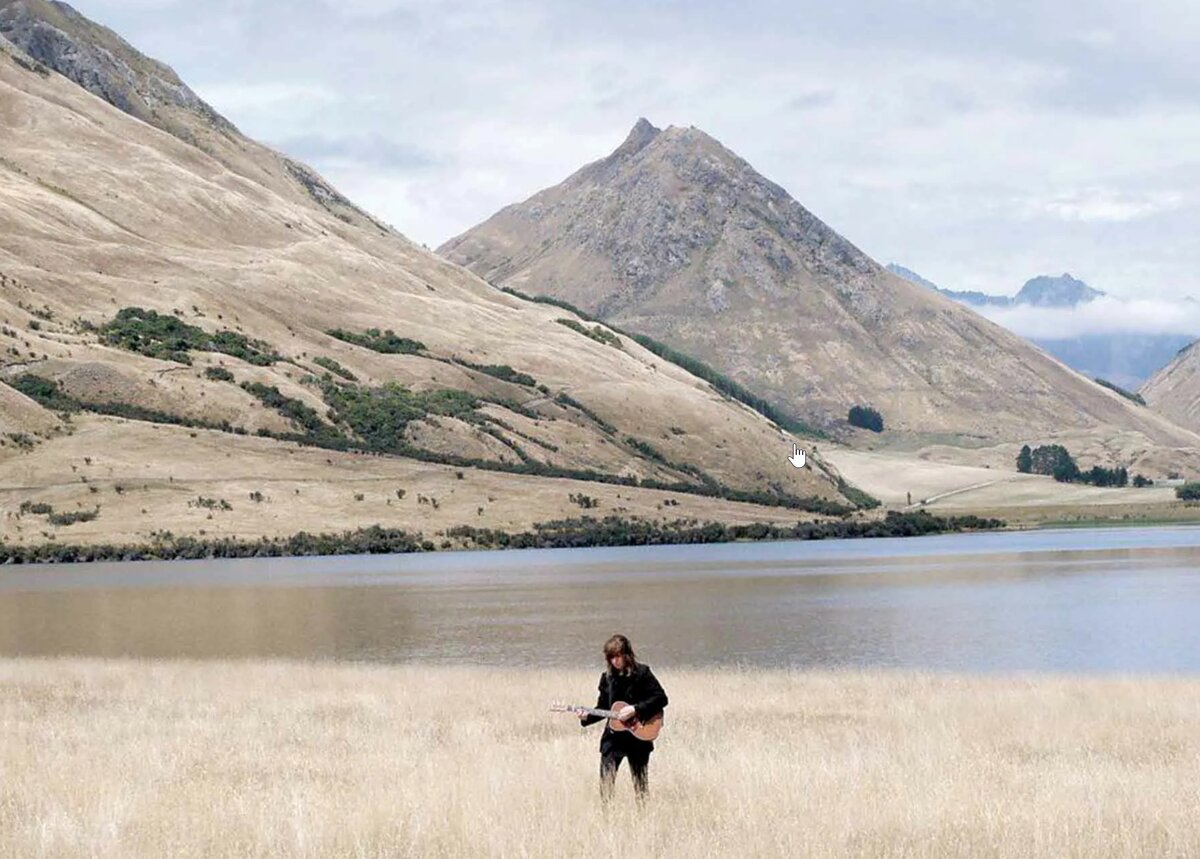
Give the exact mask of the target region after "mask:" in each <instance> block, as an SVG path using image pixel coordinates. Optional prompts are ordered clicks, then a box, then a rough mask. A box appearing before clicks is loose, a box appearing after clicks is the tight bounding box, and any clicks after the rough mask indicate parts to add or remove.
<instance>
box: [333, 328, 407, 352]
mask: <svg viewBox="0 0 1200 859" xmlns="http://www.w3.org/2000/svg"><path fill="white" fill-rule="evenodd" d="M325 333H326V334H328V335H329V336H330V337H335V338H337V339H338V340H342V341H344V342H346V343H353V344H354V345H355V346H362V347H363V348H365V349H370V350H372V351H374V352H382V353H384V354H386V355H413V354H416V353H418V352H424V351H425V344H424V343H422V342H421V341H419V340H410V339H409V338H407V337H400V336H398V335H397V334H396V332H395V331H393V330H392V329H390V328H389V329H388V330H386V331H383V332H381V331H380V330H379V329H378V328H368V329H367V330H366V331H364V332H363V333H362V334H356V333H355V332H353V331H345V330H343V329H341V328H331V329H329V330H328V331H326V332H325Z"/></svg>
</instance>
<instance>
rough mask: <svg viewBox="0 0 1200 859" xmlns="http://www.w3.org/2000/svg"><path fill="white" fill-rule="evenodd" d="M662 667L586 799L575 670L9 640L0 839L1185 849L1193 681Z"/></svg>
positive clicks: (319, 845) (689, 851) (384, 852)
mask: <svg viewBox="0 0 1200 859" xmlns="http://www.w3.org/2000/svg"><path fill="white" fill-rule="evenodd" d="M520 658H521V657H520V656H519V655H518V656H517V657H516V659H520ZM657 673H658V674H659V676H660V678H661V679H662V680H663V682H664V684H665V685H666V686H667V688H668V691H669V692H670V695H671V699H672V703H671V706H670V707H669V709H668V724H667V728H666V731H665V733H664V737H663V739H661V740H660V742H659V744H658V750H657V751H656V752H655V754H654V757H653V758H652V762H651V791H652V795H651V801H650V803H649V804H648V806H647V807H646V808H645V810H644V811H640V812H639V811H638V809H637V807H636V805H635V804H634V803H633V802H632V789H631V787H630V783H629V777H628V775H627V773H626V772H625V771H624V770H623V771H622V773H621V777H620V779H619V781H618V791H617V800H616V802H615V803H614V805H613V806H612V807H611V808H610V809H609V810H608V813H607V814H606V813H605V812H604V810H603V809H602V808H601V807H600V805H599V804H598V802H597V786H596V780H597V779H596V767H597V761H598V755H597V752H596V743H597V733H596V732H597V731H598V727H596V728H592V729H591V730H589V731H588V732H587V733H584V732H581V731H580V730H579V728H578V727H576V724H575V722H574V720H573V719H572V717H570V716H569V715H564V714H555V713H549V712H546V711H545V708H546V705H547V704H548V703H549V702H550V701H552V700H554V699H560V698H568V699H576V700H579V699H587V698H588V697H589V692H591V691H592V690H593V689H594V681H595V676H596V675H595V673H593V672H591V671H562V670H545V671H544V670H537V669H534V668H527V667H523V666H520V665H514V667H512V668H511V669H504V670H489V669H482V668H441V667H424V666H363V665H350V666H314V665H306V664H290V663H167V662H134V661H130V662H103V661H92V660H50V661H39V660H17V661H6V662H2V663H0V736H2V737H3V741H2V743H0V771H2V772H3V773H4V777H3V780H2V781H0V854H2V855H5V856H22V857H38V856H54V857H57V856H97V857H107V856H122V857H124V856H155V857H158V856H172V857H183V856H205V857H210V856H230V857H234V856H236V857H247V856H422V857H425V856H581V855H589V856H597V855H598V856H614V855H623V856H681V857H699V856H722V855H723V856H785V855H786V856H843V855H853V856H906V857H918V856H938V857H942V856H954V857H959V856H998V857H1008V856H1012V857H1025V856H1079V857H1101V856H1122V857H1127V856H1147V857H1150V856H1153V857H1163V856H1179V857H1183V856H1195V855H1197V854H1198V853H1200V820H1198V818H1197V816H1196V813H1195V812H1196V809H1197V807H1200V682H1196V681H1193V680H1119V679H1114V680H1076V679H1058V678H1038V679H1028V678H1016V679H999V678H997V679H973V678H955V677H931V676H923V675H911V674H857V673H855V674H808V673H787V672H768V671H730V670H722V671H716V670H714V671H706V672H705V671H671V670H663V669H661V668H660V669H659V671H658V672H657Z"/></svg>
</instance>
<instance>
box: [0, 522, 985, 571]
mask: <svg viewBox="0 0 1200 859" xmlns="http://www.w3.org/2000/svg"><path fill="white" fill-rule="evenodd" d="M1004 525H1005V523H1004V522H1003V521H1002V520H1000V519H982V518H980V517H978V516H973V515H968V516H948V517H947V516H934V515H932V514H930V513H927V512H925V511H915V512H905V513H900V512H896V511H889V512H888V514H887V516H886V517H885V518H883V519H876V520H869V521H846V520H842V521H835V522H799V523H797V524H795V525H771V524H766V523H753V524H747V525H728V524H722V523H720V522H706V523H700V522H697V521H695V520H688V519H679V520H675V521H673V522H664V523H659V522H650V521H646V520H642V519H626V518H621V517H617V516H608V517H606V518H604V519H595V518H592V517H586V516H585V517H581V518H577V519H561V520H556V521H553V522H545V523H539V524H537V525H535V526H534V527H533V530H531V531H523V532H519V533H510V532H507V531H499V530H493V529H488V528H474V527H471V526H467V525H460V526H456V527H452V528H448V529H447V530H446V532H445V535H446V538H447V539H444V540H443V542H442V543H441V544H440V545H438V544H435V543H434V542H433V541H432V540H429V539H426V538H425V537H424V536H423V535H422V534H420V533H415V534H414V533H410V532H408V531H404V530H402V529H397V528H384V527H381V526H378V525H373V526H371V527H368V528H359V529H357V530H354V531H345V532H342V533H340V534H309V533H305V532H302V533H299V534H295V535H292V536H290V537H273V538H268V537H263V538H261V539H259V540H238V539H230V538H217V539H200V538H195V537H186V536H181V537H176V536H166V537H164V538H162V539H159V540H157V541H156V542H153V543H144V544H139V545H133V544H129V545H108V544H97V545H64V544H61V543H44V544H40V545H30V546H10V545H7V544H3V543H0V564H32V563H75V562H86V561H142V560H183V559H199V558H261V557H290V556H316V555H363V554H376V555H377V554H404V553H409V552H432V551H436V550H437V549H439V548H442V549H567V548H572V549H574V548H586V547H599V546H652V545H667V544H695V543H730V542H738V541H748V540H754V541H758V540H829V539H853V538H870V537H914V536H919V535H922V534H937V533H945V532H951V531H967V530H994V529H998V528H1003V527H1004Z"/></svg>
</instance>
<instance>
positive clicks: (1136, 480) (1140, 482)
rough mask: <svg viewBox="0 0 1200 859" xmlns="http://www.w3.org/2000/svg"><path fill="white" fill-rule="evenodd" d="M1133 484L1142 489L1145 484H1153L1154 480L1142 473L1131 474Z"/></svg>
mask: <svg viewBox="0 0 1200 859" xmlns="http://www.w3.org/2000/svg"><path fill="white" fill-rule="evenodd" d="M1133 485H1134V486H1136V487H1137V488H1138V489H1142V488H1144V487H1147V486H1153V485H1154V481H1153V480H1151V479H1150V478H1149V477H1147V476H1146V475H1144V474H1135V475H1134V476H1133Z"/></svg>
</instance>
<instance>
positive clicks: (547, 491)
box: [0, 0, 850, 545]
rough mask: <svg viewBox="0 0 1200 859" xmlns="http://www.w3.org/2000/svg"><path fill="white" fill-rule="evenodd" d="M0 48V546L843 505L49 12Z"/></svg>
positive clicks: (650, 367)
mask: <svg viewBox="0 0 1200 859" xmlns="http://www.w3.org/2000/svg"><path fill="white" fill-rule="evenodd" d="M0 33H3V36H0V117H3V126H2V129H3V130H2V131H0V135H2V136H3V147H2V148H0V381H2V382H4V383H6V384H0V507H3V508H4V509H5V510H6V511H7V512H8V513H10V514H11V515H10V516H5V517H4V518H3V519H0V540H6V541H14V542H22V541H29V542H37V541H45V540H69V541H80V542H121V541H131V542H145V541H147V540H150V539H154V538H155V536H156V535H157V536H162V535H164V534H166V533H168V532H169V533H170V534H173V535H175V536H180V535H192V536H196V535H208V536H210V537H211V536H228V535H240V536H249V537H256V536H260V535H280V534H291V533H293V532H296V531H299V530H307V531H309V532H330V531H339V530H341V529H344V528H352V527H360V526H364V525H370V524H374V523H380V524H385V525H391V526H396V527H404V528H409V529H412V530H414V531H418V530H419V531H421V532H422V533H423V534H425V535H426V537H428V538H433V537H434V536H435V535H436V536H437V538H438V540H440V541H444V542H446V543H447V544H448V545H457V544H458V543H457V542H456V540H455V538H454V537H453V535H452V534H448V533H446V532H447V531H448V530H449V529H450V528H451V527H455V526H461V525H470V526H475V527H481V528H500V529H505V530H512V529H525V528H529V527H530V526H532V525H534V524H536V523H538V522H543V521H548V520H554V519H562V518H567V517H578V516H581V515H588V516H601V517H602V516H607V515H613V514H616V515H622V516H642V517H644V518H651V519H668V518H669V519H678V518H696V519H700V520H707V519H716V520H721V521H727V522H750V521H766V520H786V521H792V522H794V521H796V518H797V516H800V517H803V518H812V517H813V516H814V515H815V513H814V511H828V512H835V511H836V509H837V508H836V506H830V505H829V504H828V503H827V502H834V503H835V505H836V504H841V505H843V507H844V505H845V502H846V496H845V494H844V492H843V489H842V488H841V487H843V486H844V484H843V483H842V481H840V479H839V476H838V475H837V473H836V471H834V470H833V469H832V468H831V467H829V466H827V465H826V464H825V463H824V462H823V461H822V459H821V457H820V455H819V454H818V453H816V452H815V451H811V453H812V455H811V456H810V467H808V468H803V469H795V468H792V467H791V466H790V465H788V464H787V461H786V457H787V456H788V455H789V454H790V453H791V451H792V441H793V439H792V437H790V436H786V435H784V436H782V437H781V431H780V429H779V427H778V426H776V425H775V424H774V423H773V422H772V421H770V420H769V419H767V418H766V417H764V416H763V415H762V414H760V413H758V412H756V411H754V410H752V409H751V408H748V407H747V406H745V405H743V404H741V403H739V402H737V401H736V400H733V399H730V398H729V397H727V396H724V395H723V394H722V393H720V392H718V391H717V390H716V389H714V387H713V386H712V385H711V384H710V383H709V382H706V381H703V380H701V379H699V378H697V377H695V376H693V375H692V374H690V373H689V372H687V371H685V370H684V369H682V368H681V367H680V366H678V365H676V364H673V363H671V362H670V361H667V360H664V359H663V358H662V357H660V356H659V355H656V354H654V353H652V352H650V351H648V350H646V349H644V348H642V347H641V346H639V345H638V344H637V343H635V342H633V341H631V340H629V339H628V338H626V337H624V336H620V335H615V334H613V333H612V332H611V331H609V330H608V329H606V328H605V327H604V326H602V325H597V324H594V323H588V324H584V322H583V321H582V320H579V319H578V318H576V317H575V315H574V314H572V313H570V312H567V311H564V310H562V309H560V308H555V307H549V306H546V305H542V304H536V303H533V302H529V301H525V300H523V299H520V298H518V297H515V296H512V295H507V294H505V293H503V292H500V291H498V290H496V289H494V288H493V287H491V286H489V285H488V284H486V283H484V282H483V281H481V280H480V279H479V278H477V277H476V276H474V275H473V274H471V273H470V272H468V271H466V270H465V269H462V268H460V267H458V266H455V265H452V264H450V263H448V262H446V261H445V260H443V259H441V258H439V257H437V256H435V255H434V254H432V253H429V252H428V251H425V250H423V249H422V248H420V247H419V246H417V245H415V244H413V243H412V242H410V241H408V240H407V239H405V238H404V237H402V236H400V235H398V234H396V233H394V232H393V231H391V230H388V229H386V228H383V227H381V226H380V225H378V224H377V223H376V222H375V221H374V220H373V219H372V218H371V217H370V216H369V215H366V214H364V213H362V212H361V211H360V210H358V209H357V208H355V207H354V206H353V204H351V203H350V202H349V201H347V200H345V198H344V197H342V196H341V195H340V194H338V192H337V191H336V190H335V189H333V188H332V186H331V185H329V183H327V182H326V181H325V180H323V179H321V178H320V177H319V176H318V175H317V174H316V173H315V172H313V171H311V170H310V169H309V168H307V167H304V166H303V165H299V164H296V163H295V162H292V161H291V160H290V159H288V158H287V157H286V156H282V155H279V154H277V153H274V152H273V151H271V150H270V149H268V148H266V147H263V146H260V145H259V144H257V143H255V142H254V141H252V140H249V139H247V138H246V137H244V136H243V135H241V134H240V133H239V132H238V131H237V129H236V128H234V126H233V125H232V124H230V123H228V122H227V121H226V120H224V119H223V118H222V117H220V116H219V115H218V114H217V113H216V112H215V111H214V110H213V109H212V108H211V107H210V106H207V105H205V104H204V103H203V102H201V101H200V100H199V99H197V98H195V96H194V94H192V93H191V90H189V89H187V87H186V85H184V84H183V83H182V82H181V81H179V79H178V78H177V77H176V76H175V75H174V73H173V72H171V71H170V69H169V68H167V67H166V66H165V65H163V64H161V63H157V62H155V61H153V60H150V59H148V58H146V57H144V56H142V55H141V54H139V53H138V52H137V51H136V50H135V49H134V48H132V47H131V46H129V45H128V44H127V43H125V42H124V41H122V40H120V39H119V37H117V36H116V35H115V34H113V33H111V31H108V30H105V29H104V28H101V27H99V26H97V25H95V24H93V23H91V22H90V21H88V20H87V19H85V18H83V17H82V16H80V15H79V14H78V13H76V12H75V11H74V10H72V9H71V8H70V7H69V6H67V5H66V4H62V3H44V2H37V0H19V2H0ZM798 441H800V442H801V443H803V444H806V445H807V446H809V447H810V448H811V440H806V439H803V438H800V439H798ZM845 491H846V492H848V491H850V490H849V489H846V490H845ZM750 501H754V502H762V503H761V504H759V503H748V502H750ZM47 505H48V507H49V508H52V509H53V510H54V511H55V512H56V514H63V515H60V516H58V517H57V518H56V519H54V520H51V519H50V518H48V515H47V514H45V513H37V512H35V511H36V510H46V509H47ZM764 505H771V506H764ZM68 513H69V514H70V515H66V514H68ZM77 514H78V515H77ZM93 514H94V515H93ZM80 517H82V518H80Z"/></svg>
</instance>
